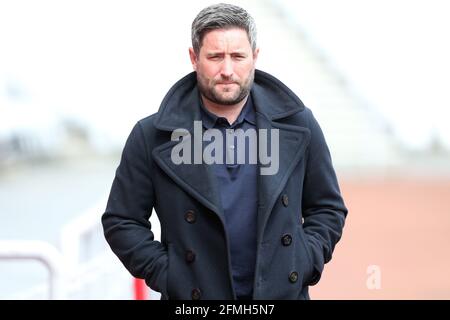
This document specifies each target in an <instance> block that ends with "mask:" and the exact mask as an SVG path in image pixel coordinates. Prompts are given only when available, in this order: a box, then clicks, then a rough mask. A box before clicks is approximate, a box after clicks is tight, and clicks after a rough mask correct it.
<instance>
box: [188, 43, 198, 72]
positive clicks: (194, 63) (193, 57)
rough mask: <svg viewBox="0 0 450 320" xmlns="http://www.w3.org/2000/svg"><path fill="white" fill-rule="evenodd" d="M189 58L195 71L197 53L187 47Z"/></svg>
mask: <svg viewBox="0 0 450 320" xmlns="http://www.w3.org/2000/svg"><path fill="white" fill-rule="evenodd" d="M189 58H190V59H191V63H192V68H193V69H194V71H197V55H196V54H195V51H194V49H193V48H189Z"/></svg>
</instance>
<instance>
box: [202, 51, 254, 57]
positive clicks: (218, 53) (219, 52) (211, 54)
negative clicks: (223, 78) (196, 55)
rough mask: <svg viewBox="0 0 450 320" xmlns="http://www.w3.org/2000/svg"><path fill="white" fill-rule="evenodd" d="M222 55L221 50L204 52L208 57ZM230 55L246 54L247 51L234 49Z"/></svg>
mask: <svg viewBox="0 0 450 320" xmlns="http://www.w3.org/2000/svg"><path fill="white" fill-rule="evenodd" d="M223 55H224V53H223V51H212V52H208V53H207V54H206V56H208V57H212V56H223ZM231 55H247V52H245V51H234V52H231Z"/></svg>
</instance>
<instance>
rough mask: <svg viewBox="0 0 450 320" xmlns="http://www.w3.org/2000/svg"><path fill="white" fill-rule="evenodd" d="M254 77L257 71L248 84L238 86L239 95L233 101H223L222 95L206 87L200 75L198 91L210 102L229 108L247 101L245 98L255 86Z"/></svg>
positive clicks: (252, 74)
mask: <svg viewBox="0 0 450 320" xmlns="http://www.w3.org/2000/svg"><path fill="white" fill-rule="evenodd" d="M254 77H255V71H254V70H253V72H252V73H251V75H250V77H249V78H248V81H247V83H245V84H243V85H241V84H238V85H239V94H238V95H237V97H236V98H234V99H231V100H228V99H227V100H224V99H222V98H221V97H220V95H219V94H217V92H216V91H215V90H214V87H212V88H209V87H208V86H206V85H204V82H203V81H202V79H199V75H198V74H197V85H198V89H199V90H200V93H201V94H202V95H203V96H204V97H205V98H207V99H208V100H210V101H211V102H214V103H217V104H220V105H227V106H229V105H234V104H237V103H239V102H241V101H242V100H244V99H245V97H247V96H248V94H249V93H250V90H251V87H252V85H253V81H254ZM224 80H225V79H224Z"/></svg>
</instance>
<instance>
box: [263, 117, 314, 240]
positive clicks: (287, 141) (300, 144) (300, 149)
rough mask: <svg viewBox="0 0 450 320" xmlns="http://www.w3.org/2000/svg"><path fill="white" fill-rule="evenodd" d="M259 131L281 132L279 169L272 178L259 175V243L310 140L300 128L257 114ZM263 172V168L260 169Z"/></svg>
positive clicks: (308, 133) (306, 132)
mask: <svg viewBox="0 0 450 320" xmlns="http://www.w3.org/2000/svg"><path fill="white" fill-rule="evenodd" d="M256 121H257V126H258V129H267V130H268V131H269V130H272V129H278V130H279V131H278V132H279V168H278V171H277V172H276V173H275V174H273V175H263V174H261V171H260V172H259V175H258V198H259V199H258V203H259V205H258V221H257V231H258V234H257V239H258V243H259V242H261V241H262V235H263V234H264V229H265V226H266V223H267V220H268V218H269V216H270V213H271V212H272V209H273V207H274V204H275V202H276V200H277V199H278V198H279V196H280V193H281V191H282V190H283V189H284V188H285V186H286V183H287V180H288V178H289V176H290V175H291V174H292V171H293V170H294V168H295V167H296V165H297V164H298V163H299V162H300V161H301V159H302V158H303V155H304V154H305V150H306V147H307V146H308V143H309V140H310V131H309V130H308V129H306V128H301V127H298V126H293V125H287V124H280V123H275V122H274V121H270V120H268V119H267V118H266V117H264V116H263V115H261V114H257V118H256ZM260 170H261V165H260Z"/></svg>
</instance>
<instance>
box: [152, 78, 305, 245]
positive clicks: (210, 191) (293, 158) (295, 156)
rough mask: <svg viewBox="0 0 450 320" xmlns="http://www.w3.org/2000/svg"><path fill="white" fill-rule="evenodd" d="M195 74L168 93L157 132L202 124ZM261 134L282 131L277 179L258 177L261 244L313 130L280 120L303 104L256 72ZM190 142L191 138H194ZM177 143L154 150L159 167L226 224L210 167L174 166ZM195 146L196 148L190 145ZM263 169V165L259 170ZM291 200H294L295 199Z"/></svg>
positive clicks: (276, 82) (255, 94)
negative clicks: (270, 219)
mask: <svg viewBox="0 0 450 320" xmlns="http://www.w3.org/2000/svg"><path fill="white" fill-rule="evenodd" d="M196 83H197V82H196V73H195V72H193V73H190V74H188V75H187V76H185V77H184V78H183V79H181V80H180V81H178V82H177V83H176V84H175V85H174V86H173V87H172V88H171V89H170V90H169V92H168V93H167V95H166V96H165V98H164V100H163V102H162V103H161V107H160V109H159V111H158V115H157V117H156V119H155V126H156V128H158V129H160V130H163V131H173V130H175V129H178V128H184V129H187V130H189V131H190V132H191V133H192V132H193V123H194V121H195V120H201V112H200V107H199V96H198V91H197V90H198V89H197V86H196ZM251 95H252V99H253V104H254V108H255V111H256V124H257V128H258V129H267V130H268V131H270V130H271V129H278V130H279V131H278V132H279V169H278V172H277V173H276V174H273V175H258V221H257V230H258V234H257V239H258V243H259V242H261V241H262V237H263V233H264V232H263V231H264V228H265V226H266V223H267V221H268V219H269V216H270V213H271V211H272V209H273V207H274V205H275V202H276V201H277V199H278V198H279V196H280V194H281V192H282V191H283V189H284V188H285V187H286V183H287V180H288V178H289V177H290V176H291V174H292V172H293V171H294V169H295V167H296V166H297V164H298V163H299V162H300V161H301V160H302V159H303V155H304V154H305V150H306V148H307V146H308V144H309V140H310V131H309V129H307V128H304V127H300V126H297V125H292V124H286V123H283V121H281V120H282V119H284V118H288V117H290V116H293V115H295V114H297V113H298V112H301V111H303V110H304V108H305V107H304V105H303V103H302V102H301V100H300V99H299V98H298V97H297V96H296V95H295V94H294V93H293V92H292V91H291V90H290V89H288V88H287V87H286V86H285V85H284V84H283V83H281V82H280V81H279V80H278V79H276V78H275V77H273V76H271V75H269V74H267V73H265V72H262V71H260V70H256V71H255V82H254V84H253V87H252V89H251ZM191 138H192V134H191ZM177 143H178V142H177V141H168V142H166V143H164V144H162V145H160V146H158V147H156V148H154V149H153V151H152V156H153V158H154V160H155V162H156V163H157V164H158V165H159V166H160V167H161V169H162V170H163V171H165V173H166V174H168V175H169V176H170V177H171V178H172V179H173V180H174V182H175V183H176V184H177V185H179V186H180V187H181V188H182V189H183V190H184V191H185V192H187V193H188V194H190V195H191V196H192V197H193V198H194V199H196V200H197V201H199V202H200V203H201V204H203V205H204V206H205V207H207V208H208V209H210V210H211V211H212V212H213V213H215V214H216V215H217V216H218V217H219V218H220V219H221V221H222V223H223V224H224V225H225V217H224V214H223V209H222V207H221V197H220V190H219V189H218V186H217V183H216V178H215V176H214V173H213V172H212V168H211V166H208V165H206V164H196V165H194V164H178V165H176V164H174V163H173V161H172V160H171V150H172V147H173V146H174V145H176V144H177ZM192 144H193V143H192ZM260 169H261V165H260ZM293 196H296V195H295V194H293Z"/></svg>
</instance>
